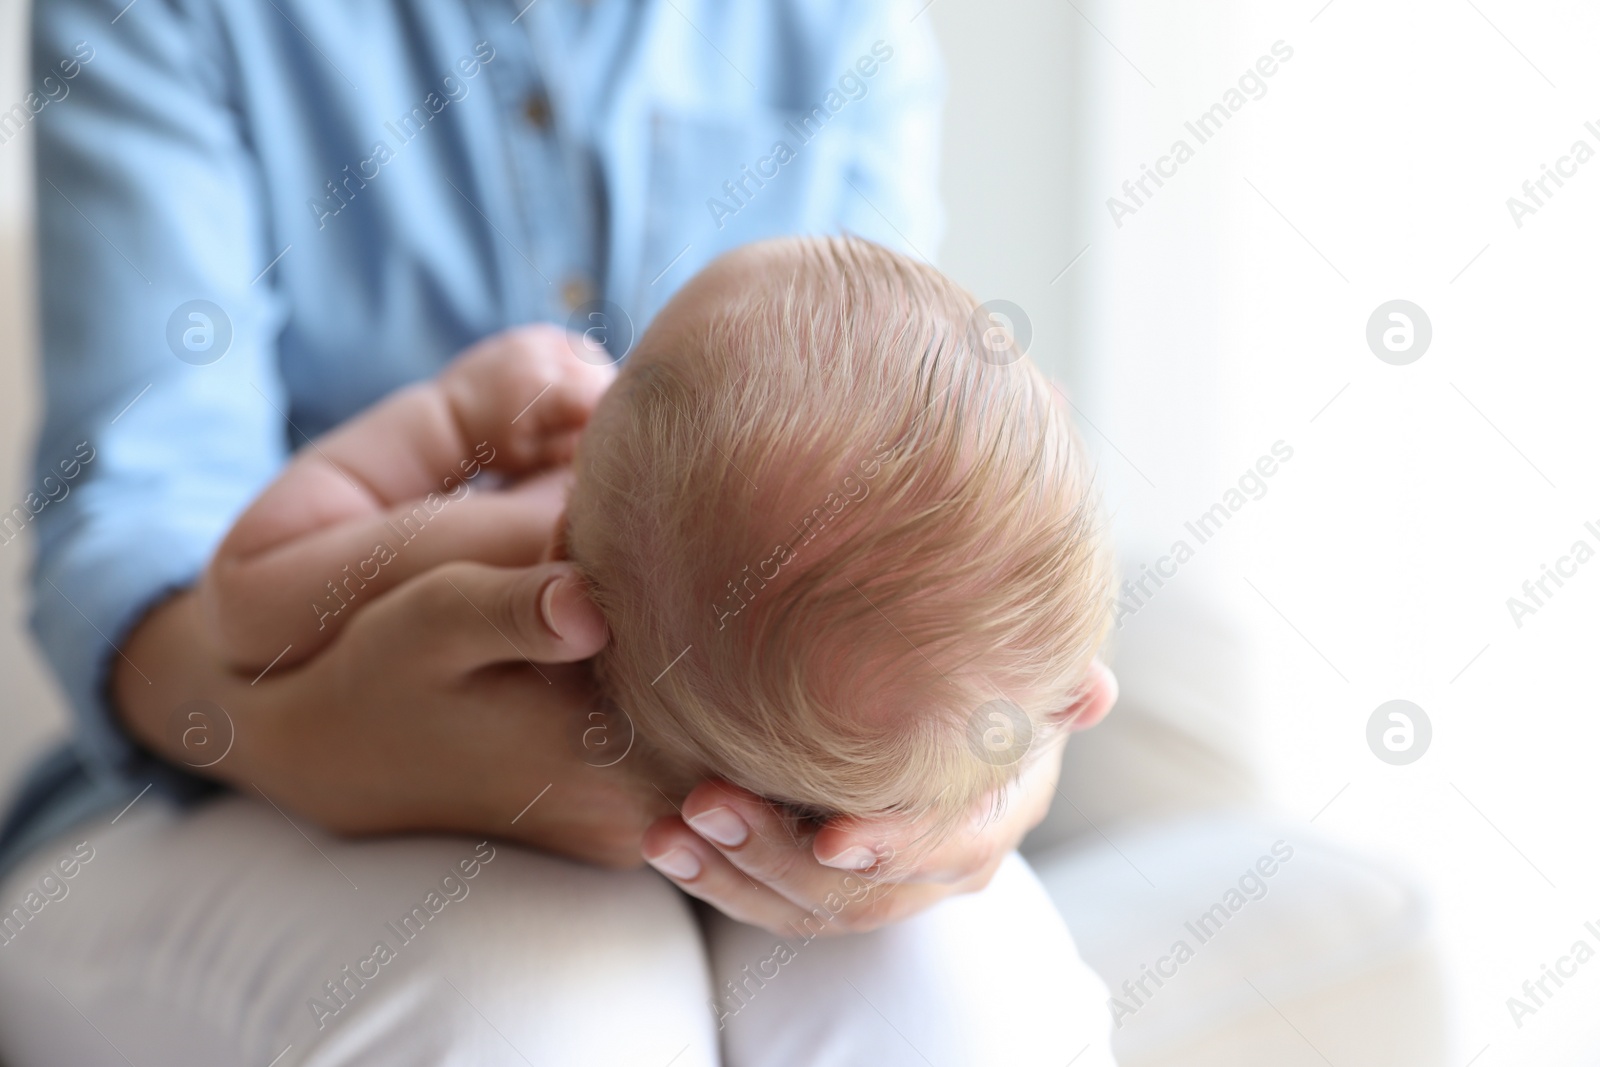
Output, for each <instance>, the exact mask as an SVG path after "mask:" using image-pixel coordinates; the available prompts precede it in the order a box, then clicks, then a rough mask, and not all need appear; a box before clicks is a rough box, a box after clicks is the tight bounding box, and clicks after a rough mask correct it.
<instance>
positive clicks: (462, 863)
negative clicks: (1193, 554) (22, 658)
mask: <svg viewBox="0 0 1600 1067" xmlns="http://www.w3.org/2000/svg"><path fill="white" fill-rule="evenodd" d="M75 850H76V851H75ZM63 862H64V863H65V867H62V866H61V864H62V863H63ZM64 870H70V871H71V876H70V877H67V876H65V875H64V874H63V871H64ZM47 876H48V878H47ZM30 894H32V895H30ZM52 897H53V898H55V899H52ZM16 908H20V909H21V910H22V916H21V917H17V916H13V914H12V910H13V909H16ZM7 917H10V919H9V922H5V923H0V1059H3V1060H4V1061H5V1063H6V1064H7V1065H8V1067H35V1065H44V1064H58V1063H59V1064H68V1063H70V1064H73V1065H74V1067H95V1065H98V1064H102V1063H103V1064H108V1065H109V1064H123V1063H126V1062H129V1061H131V1062H133V1063H138V1064H144V1063H162V1064H167V1065H173V1067H184V1065H187V1064H191V1063H192V1064H206V1065H208V1067H209V1065H211V1064H219V1063H240V1064H251V1065H256V1067H267V1065H268V1064H273V1063H274V1058H275V1057H281V1058H279V1059H277V1060H276V1064H275V1067H295V1065H299V1064H304V1065H308V1067H332V1065H334V1064H347V1063H383V1064H386V1065H390V1064H393V1065H406V1064H413V1063H414V1064H419V1065H420V1064H429V1065H433V1064H450V1065H454V1064H463V1065H465V1064H472V1065H495V1064H501V1063H505V1064H527V1063H532V1064H536V1065H538V1067H546V1065H563V1067H564V1065H567V1064H644V1065H647V1067H653V1065H659V1067H666V1065H667V1064H669V1063H670V1064H672V1067H709V1065H715V1064H717V1063H719V1062H721V1063H726V1064H727V1065H728V1067H794V1065H799V1064H808V1065H810V1064H816V1065H829V1067H832V1065H836V1064H837V1065H842V1064H847V1063H872V1064H874V1065H880V1064H881V1065H884V1067H894V1065H896V1064H899V1063H916V1064H923V1063H925V1062H932V1063H935V1064H941V1065H943V1064H951V1065H956V1064H960V1065H963V1067H965V1065H969V1064H985V1063H991V1062H992V1063H1006V1064H1018V1065H1023V1067H1026V1065H1029V1064H1032V1063H1040V1064H1044V1063H1052V1064H1061V1063H1065V1062H1067V1061H1068V1060H1069V1059H1071V1058H1072V1056H1073V1055H1074V1054H1075V1053H1077V1052H1078V1051H1079V1049H1080V1047H1081V1046H1082V1045H1083V1044H1085V1043H1086V1042H1091V1043H1094V1044H1095V1048H1096V1049H1097V1050H1100V1049H1103V1048H1104V1042H1105V1040H1106V1033H1105V1031H1106V1024H1105V1016H1104V1012H1103V1008H1102V1005H1103V1003H1104V1000H1103V997H1104V993H1103V990H1099V989H1098V988H1097V985H1096V984H1095V981H1094V979H1093V978H1092V976H1091V975H1089V973H1088V972H1087V970H1086V969H1084V967H1083V965H1082V964H1081V963H1080V962H1079V961H1078V958H1077V955H1076V952H1075V950H1073V948H1072V944H1071V940H1070V938H1069V937H1068V936H1067V934H1066V931H1065V928H1064V927H1063V926H1062V925H1061V923H1060V920H1059V919H1058V918H1057V917H1056V916H1055V913H1054V910H1053V909H1052V908H1051V907H1050V905H1049V902H1048V899H1047V898H1045V896H1044V894H1043V890H1042V889H1040V888H1039V886H1038V884H1037V882H1036V881H1035V880H1034V879H1033V877H1032V874H1031V872H1029V871H1028V870H1027V868H1026V866H1025V865H1024V864H1023V863H1022V862H1021V861H1020V860H1019V859H1016V858H1015V857H1013V858H1012V860H1010V861H1008V863H1007V865H1006V867H1005V868H1003V869H1002V872H1001V874H1000V876H998V877H997V878H996V880H995V883H994V884H993V885H992V886H991V887H990V889H989V890H986V891H985V892H984V893H982V894H977V895H973V896H968V897H961V898H956V899H953V900H950V901H946V902H945V903H943V904H940V905H938V906H936V907H935V908H933V909H930V910H929V911H928V912H926V913H924V914H923V915H921V916H918V917H916V918H913V919H912V920H909V921H908V922H907V923H904V924H901V925H899V926H896V927H891V928H888V929H885V930H882V931H878V932H876V933H873V934H868V935H858V936H854V937H846V938H830V939H823V938H818V939H816V940H814V941H811V942H809V943H806V942H800V941H791V942H789V944H791V945H792V946H794V948H793V951H792V958H788V957H786V958H785V962H784V963H782V964H781V965H774V964H770V963H766V962H765V961H767V960H768V958H769V957H771V956H772V955H773V950H774V948H775V946H776V941H777V939H776V938H773V937H772V935H770V934H766V933H763V932H761V931H758V930H754V929H751V928H749V927H743V926H740V925H739V924H736V923H733V922H731V921H728V920H725V919H722V918H720V917H717V918H714V919H711V920H709V921H708V923H707V927H706V929H705V930H704V931H702V929H701V927H700V925H699V924H698V922H697V921H696V919H695V917H694V915H693V914H692V912H691V910H690V909H689V907H688V906H687V904H686V901H685V898H683V897H682V895H681V894H680V893H678V891H677V890H676V889H674V888H673V887H672V886H670V885H669V884H668V883H666V882H665V881H664V880H662V879H660V878H659V877H658V876H657V875H655V874H654V873H652V872H649V871H632V872H622V873H619V872H614V871H603V870H599V869H595V868H590V867H586V866H583V865H580V864H575V863H571V862H568V861H566V860H562V859H558V858H555V857H550V856H545V855H541V854H539V853H535V852H530V851H527V850H525V849H519V848H514V847H511V846H507V845H504V844H485V845H481V846H480V845H479V844H478V843H476V842H473V841H470V840H467V839H463V838H449V837H426V838H403V839H382V840H373V841H344V840H339V839H333V838H328V837H326V836H325V835H322V834H320V833H318V832H317V831H316V830H315V829H312V828H310V827H306V828H305V832H304V833H302V832H301V830H300V829H298V828H296V826H295V825H294V824H292V823H290V821H289V820H288V819H287V818H286V817H285V816H284V815H282V814H281V813H279V812H278V811H276V810H274V809H273V808H272V807H270V806H268V805H267V804H264V803H259V802H256V801H253V800H249V799H244V798H237V797H233V798H227V799H223V800H219V801H216V802H214V803H212V804H209V805H206V806H205V807H202V808H200V809H198V810H196V811H193V812H187V813H178V812H174V811H172V810H170V809H168V808H166V807H164V806H163V805H161V804H160V803H159V802H156V801H154V800H151V799H148V798H147V799H146V800H145V801H143V802H141V803H140V804H138V805H136V806H135V807H134V808H133V809H132V810H130V811H129V812H127V813H126V814H124V815H123V816H121V817H120V818H119V819H118V820H117V821H116V822H115V823H114V824H113V823H112V822H111V821H110V820H109V819H106V820H101V821H99V822H96V823H91V824H88V825H86V826H84V827H82V828H81V829H79V830H78V831H76V832H74V833H72V834H69V835H67V836H65V837H63V838H61V839H58V841H56V842H55V843H53V844H51V845H47V846H45V847H44V848H42V849H40V850H39V851H38V852H37V853H35V854H34V855H33V856H32V857H30V858H29V859H28V860H27V861H26V862H25V863H23V864H22V866H21V867H20V868H19V869H18V870H16V871H14V872H13V873H12V874H11V875H10V876H9V877H8V878H7V879H6V881H5V882H4V883H3V884H0V920H5V919H7ZM708 945H709V951H708ZM708 955H709V958H710V960H711V961H712V967H714V969H715V970H716V972H717V974H718V978H719V982H718V988H719V989H720V995H718V996H717V997H716V998H715V1000H716V1002H717V1004H718V1005H720V1006H717V1007H714V1006H713V1002H714V995H713V982H712V978H711V976H710V969H708V964H707V958H708ZM746 966H749V967H750V968H751V970H750V971H748V972H747V971H745V970H744V968H745V967H746ZM752 973H755V974H757V981H756V982H752V981H751V979H750V977H749V976H750V974H752ZM762 973H766V974H773V975H774V977H772V978H771V979H760V978H759V974H762ZM729 980H733V981H737V982H741V983H743V985H744V988H745V989H746V990H750V991H752V992H749V993H747V994H745V996H744V998H743V999H742V1000H741V999H737V998H731V997H730V995H729V993H728V989H727V987H726V986H725V985H723V984H722V983H723V982H726V981H729ZM757 983H759V984H757ZM730 1009H733V1010H730ZM714 1012H715V1014H714ZM719 1016H720V1018H721V1021H722V1023H723V1024H724V1026H725V1031H724V1032H723V1033H722V1034H720V1035H719V1033H718V1022H719ZM1080 1031H1081V1032H1083V1033H1085V1034H1087V1035H1088V1036H1084V1037H1081V1038H1080V1036H1079V1033H1080ZM719 1036H720V1038H721V1041H722V1047H723V1054H722V1057H721V1058H720V1059H719V1054H718V1039H719ZM1097 1056H1099V1057H1100V1058H1096V1057H1097ZM1105 1063H1109V1058H1108V1057H1105V1056H1104V1055H1103V1053H1100V1052H1098V1051H1092V1052H1090V1053H1085V1054H1084V1055H1083V1056H1082V1057H1080V1058H1079V1059H1078V1060H1077V1061H1076V1062H1075V1065H1074V1067H1091V1065H1093V1067H1100V1065H1101V1064H1105Z"/></svg>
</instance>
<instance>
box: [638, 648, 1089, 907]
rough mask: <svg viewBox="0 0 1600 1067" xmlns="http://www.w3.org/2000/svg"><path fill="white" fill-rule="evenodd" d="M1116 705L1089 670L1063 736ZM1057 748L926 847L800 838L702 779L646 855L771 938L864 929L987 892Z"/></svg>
mask: <svg viewBox="0 0 1600 1067" xmlns="http://www.w3.org/2000/svg"><path fill="white" fill-rule="evenodd" d="M1116 699H1117V688H1116V679H1115V677H1113V676H1112V674H1111V672H1110V670H1108V669H1107V668H1106V667H1105V666H1104V665H1103V664H1100V663H1099V662H1096V663H1095V664H1094V667H1093V668H1092V670H1091V672H1090V678H1089V681H1088V682H1087V683H1086V685H1085V687H1084V690H1083V692H1082V694H1081V695H1080V697H1079V698H1078V700H1077V701H1076V702H1075V703H1074V704H1073V705H1072V707H1071V708H1069V709H1067V711H1066V712H1065V715H1066V716H1067V717H1068V726H1069V728H1070V729H1072V730H1078V729H1086V728H1088V727H1089V726H1093V725H1094V724H1095V723H1097V722H1099V721H1100V719H1102V718H1104V717H1105V714H1106V712H1108V711H1109V710H1110V709H1111V705H1112V704H1114V703H1115V702H1116ZM1062 745H1063V741H1057V742H1056V743H1055V745H1054V746H1053V747H1052V748H1051V749H1049V750H1047V751H1043V752H1039V753H1036V754H1034V758H1033V759H1032V760H1031V761H1030V763H1029V765H1028V767H1027V769H1026V770H1025V771H1024V773H1023V774H1022V775H1021V776H1020V777H1019V778H1018V779H1017V780H1016V781H1014V782H1013V783H1012V784H1011V786H1010V787H1009V788H1008V790H1007V795H1006V796H1005V797H1004V798H1003V801H1004V802H1003V804H1002V805H1001V806H1000V809H999V810H1000V814H999V815H998V816H997V817H991V812H992V811H993V810H994V809H993V807H992V806H991V805H989V804H988V803H984V804H983V805H981V806H980V807H979V808H978V809H977V810H974V811H973V812H972V815H971V820H970V822H969V824H968V825H967V826H966V827H964V828H961V829H959V830H958V831H957V832H956V833H954V834H948V835H945V836H943V837H941V838H939V839H938V840H935V841H925V840H922V838H923V837H924V836H925V828H924V827H921V826H918V825H916V824H915V823H910V822H905V821H897V820H872V821H864V820H857V819H835V820H833V821H831V822H829V823H828V824H826V825H825V826H824V827H823V828H822V829H821V830H819V831H817V832H816V833H815V834H814V835H808V834H802V833H799V832H797V830H796V829H795V827H794V823H793V820H792V819H789V818H787V817H786V816H785V815H783V814H782V813H781V812H779V811H778V810H777V809H775V808H774V807H773V806H772V805H771V804H769V803H768V802H766V801H764V800H762V799H761V798H760V797H757V796H755V795H754V794H752V793H749V792H746V791H745V790H743V789H739V788H737V787H735V786H732V785H729V784H727V783H725V782H707V783H704V784H702V785H700V786H698V787H696V788H695V790H694V791H693V792H692V793H690V794H689V796H688V797H687V798H686V799H685V800H684V802H683V807H682V810H681V812H680V813H679V814H676V815H671V816H667V817H665V818H662V819H661V820H659V821H657V822H656V823H655V825H653V826H651V827H650V829H649V832H648V833H647V834H646V835H645V838H644V853H645V858H646V859H648V860H649V862H650V863H651V865H652V866H654V867H655V868H656V869H657V870H659V871H661V872H662V873H663V874H665V875H666V876H667V877H668V878H670V879H672V881H673V882H675V883H676V884H677V885H678V886H679V887H681V888H682V889H683V890H684V891H685V892H687V893H689V894H691V895H693V896H696V897H699V898H700V899H701V900H704V901H706V902H707V903H708V904H711V905H713V906H714V907H716V908H717V909H718V910H720V911H722V912H725V913H726V914H728V915H729V916H731V917H733V918H735V919H738V920H740V921H741V922H745V923H749V924H751V925H753V926H760V927H764V928H765V929H767V930H770V931H772V932H773V933H775V934H779V935H789V934H793V933H796V932H803V931H804V930H807V929H809V930H810V931H812V932H817V931H820V932H822V933H825V934H840V933H859V932H863V931H867V930H872V929H875V928H876V927H879V926H882V925H884V924H885V923H891V922H895V921H897V920H899V919H903V918H905V917H906V916H908V915H913V914H915V913H916V912H919V911H921V910H922V909H923V908H926V907H928V906H929V905H932V904H935V903H937V902H938V901H940V900H942V899H944V898H945V897H947V896H949V895H951V894H952V893H970V892H975V891H977V890H980V889H982V888H984V887H985V886H987V885H988V884H989V879H990V878H992V877H993V876H994V872H995V870H996V869H997V868H998V867H999V866H1000V862H1001V860H1003V859H1004V858H1005V856H1006V854H1007V853H1009V852H1011V851H1012V850H1013V849H1015V848H1016V847H1017V845H1018V844H1019V843H1020V842H1021V841H1022V838H1023V836H1024V835H1025V834H1027V832H1028V831H1029V830H1031V829H1033V828H1034V827H1035V826H1037V825H1038V824H1039V822H1040V820H1042V819H1043V818H1044V816H1045V813H1046V812H1047V811H1048V810H1049V808H1050V802H1051V800H1052V799H1054V797H1055V792H1056V789H1055V786H1056V780H1057V778H1058V777H1059V776H1060V773H1061V751H1062ZM818 909H820V910H818ZM802 924H805V925H804V926H803V925H802Z"/></svg>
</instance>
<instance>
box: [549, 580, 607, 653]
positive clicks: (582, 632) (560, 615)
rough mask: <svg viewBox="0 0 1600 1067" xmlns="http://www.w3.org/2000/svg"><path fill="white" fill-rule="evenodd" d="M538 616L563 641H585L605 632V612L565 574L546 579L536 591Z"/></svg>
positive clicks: (580, 642) (581, 642) (582, 642)
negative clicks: (542, 588) (538, 592)
mask: <svg viewBox="0 0 1600 1067" xmlns="http://www.w3.org/2000/svg"><path fill="white" fill-rule="evenodd" d="M539 616H540V618H542V619H544V624H545V625H546V626H548V627H549V628H550V632H551V633H553V634H555V635H556V636H557V637H559V638H561V639H562V640H563V641H571V642H574V643H577V644H585V643H587V641H586V640H585V639H586V638H587V639H589V640H592V639H594V638H595V637H596V636H602V637H603V635H604V634H605V629H606V620H605V616H603V615H601V614H600V609H599V608H597V607H595V606H594V601H592V600H590V599H589V596H588V591H587V590H585V589H584V588H583V587H582V586H581V585H580V584H579V583H578V582H575V581H572V580H571V579H570V578H568V577H566V576H565V575H563V576H561V577H558V578H552V579H551V580H550V581H548V582H546V583H545V587H544V591H543V592H541V593H540V594H539Z"/></svg>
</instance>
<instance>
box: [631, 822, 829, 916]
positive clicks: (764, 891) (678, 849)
mask: <svg viewBox="0 0 1600 1067" xmlns="http://www.w3.org/2000/svg"><path fill="white" fill-rule="evenodd" d="M643 852H644V858H645V860H646V862H648V863H649V864H650V866H652V867H654V868H655V869H656V870H658V871H660V872H661V873H662V874H664V875H666V877H667V878H669V879H671V881H672V883H673V884H674V885H676V886H677V887H678V888H679V889H682V890H683V891H684V892H685V893H688V894H689V895H690V896H692V897H696V898H698V899H700V900H703V901H705V902H706V903H707V904H710V905H711V906H712V907H714V908H716V909H717V910H718V911H720V912H722V913H723V914H724V915H726V916H728V917H729V918H730V919H736V920H738V921H739V922H742V923H746V924H748V925H750V926H759V927H761V928H762V929H764V930H771V931H772V932H773V933H776V934H780V935H782V934H785V933H788V932H790V931H791V930H792V929H793V928H796V927H799V926H801V925H802V922H803V920H804V919H805V918H806V915H807V912H805V911H804V910H802V909H801V908H799V907H797V906H796V905H795V903H794V902H793V901H791V900H789V899H787V898H786V897H783V896H781V895H779V894H778V893H776V892H774V891H773V890H772V889H771V888H770V887H768V886H765V885H763V884H761V883H760V882H759V881H756V880H754V879H752V878H751V877H750V876H749V875H747V874H745V873H744V872H743V871H741V870H740V869H739V868H738V867H735V866H734V865H733V864H732V863H730V862H729V861H728V859H727V857H726V856H724V855H723V854H722V853H721V852H719V851H718V850H717V848H716V847H715V846H713V845H712V844H710V843H709V842H708V841H706V840H704V839H703V838H701V837H700V836H699V835H698V834H696V833H694V832H693V831H692V830H690V829H689V828H688V826H686V825H685V824H684V822H683V820H682V819H681V818H679V817H678V816H676V815H673V816H668V817H667V818H664V819H660V820H657V821H656V823H655V824H654V825H652V826H651V827H650V829H648V830H646V831H645V835H644V842H643Z"/></svg>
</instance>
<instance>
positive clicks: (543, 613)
mask: <svg viewBox="0 0 1600 1067" xmlns="http://www.w3.org/2000/svg"><path fill="white" fill-rule="evenodd" d="M351 628H352V629H356V628H361V629H362V630H363V632H364V633H365V634H366V637H367V639H368V640H377V641H382V640H384V638H385V633H386V631H387V630H388V629H391V628H392V629H393V630H394V631H395V632H394V634H393V635H392V636H393V639H394V645H393V646H392V647H393V651H394V654H396V655H405V656H423V657H428V658H431V659H434V660H437V661H440V662H443V663H447V664H449V665H450V666H451V667H452V668H454V669H455V670H459V671H469V670H472V669H474V668H477V667H485V666H488V665H490V664H493V663H506V662H517V661H523V662H527V663H532V664H540V663H570V662H573V661H576V660H581V659H587V658H589V657H590V656H593V655H594V654H595V653H596V652H598V651H600V649H602V648H604V647H605V643H606V640H607V636H608V634H607V630H606V622H605V617H604V616H602V615H601V614H600V609H599V608H597V607H595V606H594V603H593V601H591V600H590V599H589V594H588V589H587V587H586V586H585V584H584V582H583V579H582V578H581V577H580V576H579V575H578V573H577V570H576V569H575V568H574V567H573V566H572V565H571V564H570V563H546V564H541V565H540V566H537V567H520V568H519V567H491V566H488V565H486V564H482V563H446V564H442V565H441V566H438V567H435V568H433V569H432V570H430V571H428V572H426V573H424V574H421V575H418V576H417V577H415V578H413V579H411V580H410V581H409V582H406V583H405V584H404V585H402V586H400V587H399V588H397V589H395V590H394V591H392V592H391V593H389V594H388V595H387V596H385V597H382V598H380V599H379V600H378V601H376V602H375V603H373V604H372V605H371V607H369V608H368V609H367V610H366V611H365V612H363V613H361V614H359V615H357V616H356V618H355V619H354V621H353V622H352V624H351Z"/></svg>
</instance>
